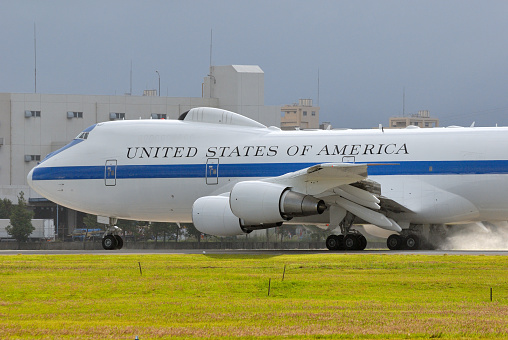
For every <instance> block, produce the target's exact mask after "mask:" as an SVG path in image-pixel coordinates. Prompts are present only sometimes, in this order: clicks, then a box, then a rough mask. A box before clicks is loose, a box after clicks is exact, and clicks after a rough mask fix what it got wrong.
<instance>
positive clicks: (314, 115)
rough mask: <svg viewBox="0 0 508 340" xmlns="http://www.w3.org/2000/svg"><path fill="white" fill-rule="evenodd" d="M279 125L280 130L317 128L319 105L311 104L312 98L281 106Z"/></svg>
mask: <svg viewBox="0 0 508 340" xmlns="http://www.w3.org/2000/svg"><path fill="white" fill-rule="evenodd" d="M280 127H281V129H282V130H295V129H319V107H317V106H313V105H312V99H300V100H299V101H298V103H295V104H293V105H285V106H283V107H282V108H281V121H280Z"/></svg>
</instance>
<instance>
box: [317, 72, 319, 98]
mask: <svg viewBox="0 0 508 340" xmlns="http://www.w3.org/2000/svg"><path fill="white" fill-rule="evenodd" d="M317 106H319V67H318V69H317Z"/></svg>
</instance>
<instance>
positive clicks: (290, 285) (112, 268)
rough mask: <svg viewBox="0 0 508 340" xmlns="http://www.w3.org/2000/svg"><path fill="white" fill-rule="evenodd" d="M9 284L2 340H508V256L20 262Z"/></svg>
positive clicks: (9, 265)
mask: <svg viewBox="0 0 508 340" xmlns="http://www.w3.org/2000/svg"><path fill="white" fill-rule="evenodd" d="M138 262H140V263H141V267H142V270H143V274H142V275H140V271H139V265H138ZM284 266H286V273H285V279H284V281H282V273H283V270H284ZM270 279H271V290H270V296H268V282H269V280H270ZM0 284H1V286H0V287H1V288H0V289H1V290H0V293H1V295H0V338H2V339H6V338H8V339H17V338H30V339H34V338H35V339H76V338H81V339H134V338H135V336H136V335H138V336H139V337H140V339H141V340H144V339H162V338H182V339H184V338H210V337H211V338H242V339H251V338H258V337H260V338H264V339H272V338H279V337H284V338H286V339H307V338H316V339H332V338H333V339H334V338H359V339H364V338H376V339H385V338H401V339H404V338H506V337H508V261H507V259H506V257H503V256H446V255H445V256H420V255H342V254H326V255H286V256H275V257H270V256H234V255H231V256H229V255H115V256H99V255H70V256H58V255H48V256H42V255H41V256H37V255H33V256H30V255H28V256H25V255H18V256H1V257H0ZM491 287H492V288H493V293H494V294H493V297H494V298H493V302H491V301H490V288H491Z"/></svg>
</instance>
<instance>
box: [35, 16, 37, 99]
mask: <svg viewBox="0 0 508 340" xmlns="http://www.w3.org/2000/svg"><path fill="white" fill-rule="evenodd" d="M34 93H37V35H36V34H35V22H34Z"/></svg>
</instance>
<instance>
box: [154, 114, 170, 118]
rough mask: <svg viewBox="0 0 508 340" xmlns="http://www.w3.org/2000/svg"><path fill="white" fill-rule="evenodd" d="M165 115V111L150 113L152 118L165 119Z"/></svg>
mask: <svg viewBox="0 0 508 340" xmlns="http://www.w3.org/2000/svg"><path fill="white" fill-rule="evenodd" d="M167 116H168V115H167V114H165V113H152V119H167Z"/></svg>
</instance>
